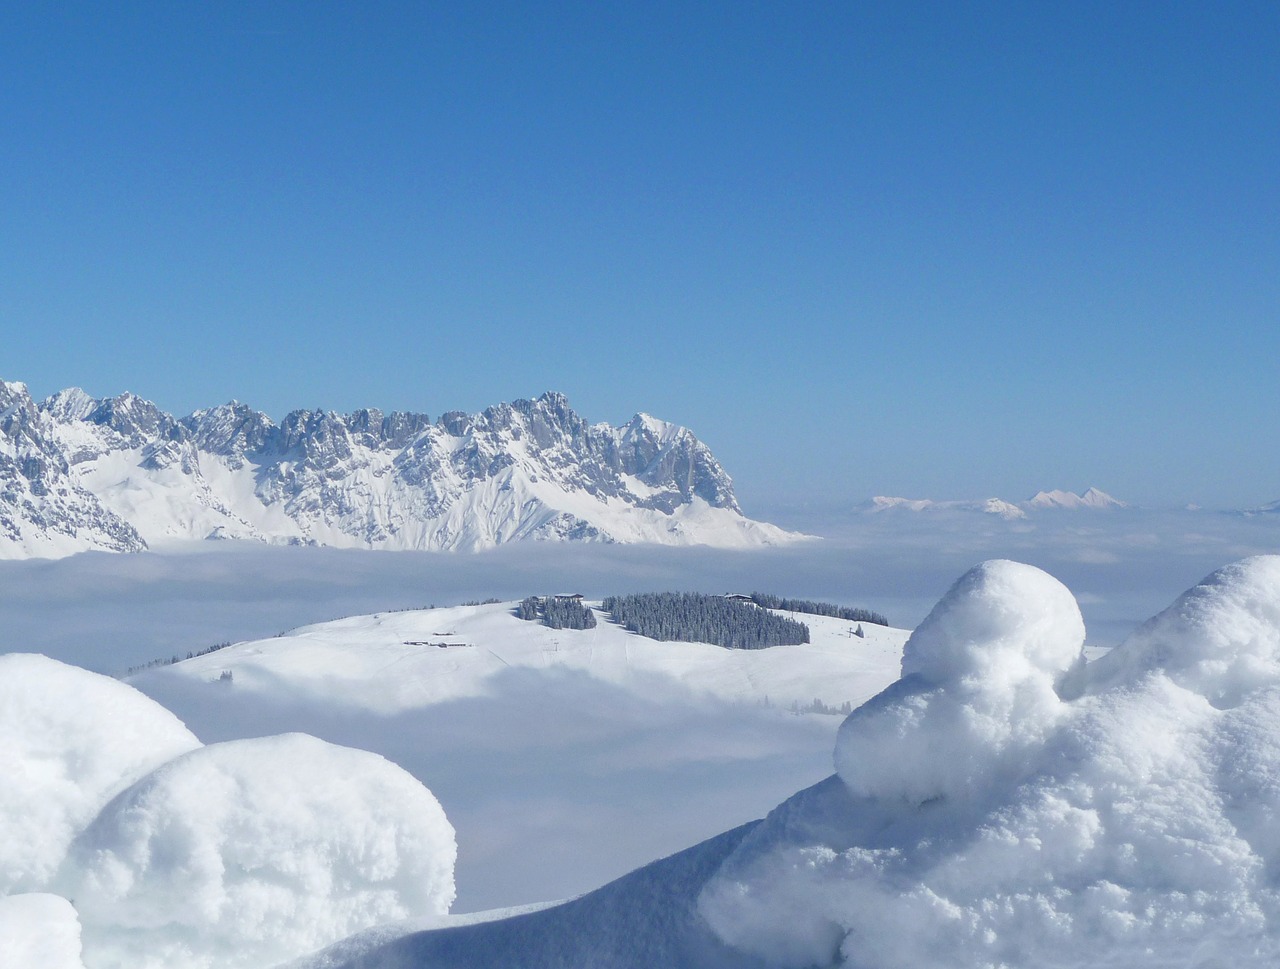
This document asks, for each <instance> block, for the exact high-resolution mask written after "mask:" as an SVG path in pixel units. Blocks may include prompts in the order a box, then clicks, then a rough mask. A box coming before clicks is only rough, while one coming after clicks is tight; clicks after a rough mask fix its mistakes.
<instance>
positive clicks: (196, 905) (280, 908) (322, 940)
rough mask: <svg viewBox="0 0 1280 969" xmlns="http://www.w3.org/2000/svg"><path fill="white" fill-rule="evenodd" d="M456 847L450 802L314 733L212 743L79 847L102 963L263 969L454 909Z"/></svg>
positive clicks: (68, 880) (121, 800) (151, 780)
mask: <svg viewBox="0 0 1280 969" xmlns="http://www.w3.org/2000/svg"><path fill="white" fill-rule="evenodd" d="M456 854H457V849H456V845H455V840H454V832H453V827H452V826H451V825H450V824H449V822H448V821H447V820H446V818H445V815H444V811H443V810H442V809H441V807H440V804H439V802H438V801H436V799H435V797H434V796H433V795H432V794H431V792H430V791H428V790H427V789H426V788H425V787H423V786H422V785H421V784H420V783H419V782H418V781H417V780H415V779H414V778H413V777H412V776H410V775H409V774H408V773H407V772H406V771H404V770H402V769H401V768H399V767H397V766H395V765H394V764H392V763H390V762H389V761H387V760H384V759H383V758H382V757H380V756H378V755H376V754H371V753H368V752H366V751H359V750H353V749H350V748H346V747H338V746H335V745H333V744H328V743H325V742H323V741H320V740H317V739H315V738H314V737H309V736H306V735H303V734H285V735H281V736H276V737H266V738H262V739H257V740H239V741H232V742H228V743H221V744H213V745H210V746H208V747H204V748H202V749H200V750H196V751H193V752H191V753H189V754H186V755H184V756H182V757H179V758H177V759H176V760H174V761H172V762H170V763H168V764H166V765H164V766H163V767H161V768H159V769H157V770H156V771H154V772H153V773H151V774H149V775H148V776H146V777H144V778H143V779H142V780H140V781H139V782H138V783H136V784H135V785H133V786H132V787H131V788H129V789H128V790H127V791H124V792H123V793H122V794H121V795H120V796H118V797H117V798H116V799H115V800H114V801H112V802H111V804H109V805H108V806H107V807H106V808H105V809H104V810H103V812H102V813H101V814H100V815H99V816H98V818H97V819H96V820H95V821H94V822H93V824H92V825H90V826H89V827H88V828H87V829H86V830H85V831H84V833H83V834H82V835H81V836H80V837H79V838H78V839H77V840H76V842H75V844H74V845H73V846H72V849H71V853H70V855H69V859H68V867H67V870H66V871H65V872H64V874H63V876H62V879H61V888H62V890H63V892H64V894H66V895H67V896H68V897H71V898H74V899H75V900H76V907H77V908H78V910H79V912H80V917H81V920H82V922H83V924H84V945H85V961H86V963H87V964H88V965H90V966H114V965H121V966H129V967H130V969H145V967H157V969H159V967H170V966H177V965H180V966H184V967H209V966H216V967H218V969H235V967H252V969H262V967H264V966H270V965H274V964H276V963H278V962H281V961H283V960H285V959H288V958H292V957H294V956H297V955H298V954H300V953H304V952H310V951H312V950H314V949H317V948H319V947H321V946H324V945H327V944H329V943H331V942H333V941H334V940H336V939H339V938H341V937H343V936H345V935H348V934H350V933H352V932H355V931H357V930H359V929H363V928H366V927H368V926H370V925H373V924H376V923H379V922H387V921H392V920H398V919H403V918H407V917H409V916H416V915H433V914H443V913H445V912H446V911H447V910H448V908H449V905H450V904H451V903H452V901H453V895H454V886H453V866H454V861H455V860H456Z"/></svg>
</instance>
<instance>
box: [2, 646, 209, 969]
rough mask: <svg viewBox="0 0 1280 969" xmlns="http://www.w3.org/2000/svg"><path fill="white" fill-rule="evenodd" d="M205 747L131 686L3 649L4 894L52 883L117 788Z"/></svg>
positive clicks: (121, 787)
mask: <svg viewBox="0 0 1280 969" xmlns="http://www.w3.org/2000/svg"><path fill="white" fill-rule="evenodd" d="M199 746H200V741H198V740H197V739H196V738H195V736H194V735H193V734H192V733H191V731H189V730H188V729H187V728H186V727H185V726H183V724H182V721H181V720H179V719H178V718H177V717H175V716H174V715H173V714H172V713H170V712H169V711H168V710H166V709H165V708H164V707H162V706H160V705H159V704H158V703H156V702H154V701H153V700H151V699H149V698H148V697H146V696H143V694H141V693H139V692H138V691H137V690H135V689H134V688H133V687H131V686H126V685H125V684H123V683H121V682H119V681H117V680H113V679H111V678H110V677H107V676H100V675H98V674H97V673H90V672H89V671H88V670H82V669H79V668H77V667H74V666H68V665H66V664H65V663H59V662H58V661H57V660H53V659H49V658H48V657H47V656H37V655H34V654H29V653H11V654H8V655H4V656H0V778H2V779H3V780H2V782H0V895H3V894H9V893H15V892H31V891H38V890H40V889H42V888H44V887H46V885H47V883H48V881H49V879H50V878H51V877H52V876H53V874H54V873H55V872H56V871H57V869H58V865H59V864H60V863H61V862H62V859H63V856H64V855H65V854H66V851H67V847H68V846H69V845H70V844H71V841H72V839H73V838H74V837H75V836H76V834H77V833H78V832H79V831H80V830H81V829H82V828H84V827H85V825H87V824H88V823H89V822H90V821H92V820H93V818H94V816H95V815H96V814H97V813H98V811H99V810H101V809H102V807H103V806H104V805H105V804H106V803H107V802H108V801H109V800H111V798H112V797H113V796H115V795H116V794H117V793H118V792H120V791H122V790H124V789H125V788H126V787H128V786H129V785H130V784H132V783H133V782H134V781H136V780H137V779H138V778H140V777H142V776H143V775H144V774H146V773H147V772H149V771H151V770H153V769H154V768H155V767H157V766H159V765H160V764H162V763H164V762H165V761H167V760H169V759H170V758H173V757H176V756H178V755H179V754H183V753H186V752H187V751H189V750H193V749H195V748H196V747H199ZM4 964H5V965H8V963H4Z"/></svg>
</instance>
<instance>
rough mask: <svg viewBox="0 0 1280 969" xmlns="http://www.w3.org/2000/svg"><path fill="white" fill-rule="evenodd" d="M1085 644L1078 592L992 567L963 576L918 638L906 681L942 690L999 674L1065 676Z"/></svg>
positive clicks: (1011, 565)
mask: <svg viewBox="0 0 1280 969" xmlns="http://www.w3.org/2000/svg"><path fill="white" fill-rule="evenodd" d="M1083 643H1084V619H1083V618H1082V617H1081V615H1080V607H1079V605H1077V604H1076V600H1075V597H1074V596H1073V595H1072V594H1071V590H1070V589H1068V588H1067V587H1066V586H1065V585H1063V584H1062V583H1061V582H1059V581H1058V580H1057V579H1055V578H1054V577H1053V576H1051V575H1050V574H1049V573H1047V572H1043V571H1041V570H1040V569H1037V568H1036V567H1035V566H1033V565H1024V564H1023V563H1021V562H1011V561H1008V560H1007V559H992V560H991V561H988V562H983V563H981V564H980V565H976V566H974V567H973V568H972V569H970V570H969V571H968V572H966V573H965V574H964V575H962V576H961V577H960V578H959V579H958V580H957V581H956V583H955V585H953V586H952V587H951V589H950V590H949V591H948V592H947V594H946V595H945V596H943V597H942V599H941V600H940V601H939V602H938V604H937V605H936V606H934V607H933V610H932V611H931V612H930V613H929V615H928V616H927V617H926V618H925V620H924V622H922V623H921V624H920V626H919V627H918V628H917V629H916V630H915V632H913V633H912V634H911V638H910V639H908V640H907V645H906V647H905V648H904V649H903V652H902V675H903V676H904V677H906V676H910V675H912V674H918V675H919V676H920V677H922V678H923V679H924V680H926V681H928V682H929V683H932V684H937V685H942V684H946V683H954V682H958V681H960V680H962V679H964V678H966V677H984V678H985V677H988V676H990V675H991V674H992V673H996V674H997V675H1000V676H1008V675H1011V674H1013V675H1017V674H1019V673H1023V672H1024V671H1025V672H1027V673H1031V672H1033V671H1039V672H1044V673H1049V674H1051V675H1054V676H1057V675H1060V674H1062V673H1063V672H1065V671H1066V670H1068V669H1069V668H1070V667H1071V666H1072V664H1073V663H1075V662H1076V661H1077V660H1078V659H1079V658H1080V647H1081V645H1082V644H1083Z"/></svg>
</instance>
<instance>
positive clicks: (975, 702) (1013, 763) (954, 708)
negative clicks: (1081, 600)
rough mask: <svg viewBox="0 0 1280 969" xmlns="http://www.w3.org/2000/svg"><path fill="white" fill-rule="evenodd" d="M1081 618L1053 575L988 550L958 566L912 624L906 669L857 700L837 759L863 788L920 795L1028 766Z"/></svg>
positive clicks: (1050, 715) (1056, 707)
mask: <svg viewBox="0 0 1280 969" xmlns="http://www.w3.org/2000/svg"><path fill="white" fill-rule="evenodd" d="M1083 645H1084V620H1083V619H1081V617H1080V610H1079V608H1078V607H1077V606H1076V602H1075V599H1074V598H1072V596H1071V593H1070V592H1069V591H1068V590H1067V588H1066V586H1064V585H1063V584H1062V583H1061V582H1059V581H1058V580H1057V579H1055V578H1053V577H1052V576H1049V575H1047V574H1045V573H1044V572H1041V571H1040V570H1039V569H1036V568H1032V567H1031V566H1029V565H1021V564H1019V563H1017V562H1007V561H992V562H986V563H983V564H982V565H979V566H977V567H976V568H974V569H973V570H972V571H970V572H968V573H967V574H966V575H965V576H964V577H962V578H961V579H960V580H959V581H958V582H957V583H956V584H955V585H954V586H953V587H952V589H951V591H950V592H948V593H947V595H946V597H945V598H943V600H942V601H941V602H939V603H938V605H937V606H935V607H934V609H933V611H932V612H931V613H930V614H929V616H928V617H927V618H926V619H925V621H924V622H923V623H921V625H920V626H919V628H917V629H916V631H915V632H914V633H912V635H911V638H910V639H908V640H907V644H906V646H905V647H904V649H903V654H902V679H900V680H899V681H898V682H897V683H896V684H894V686H892V687H890V689H889V690H887V691H885V692H884V693H882V694H881V695H880V696H878V697H876V698H875V699H873V700H872V701H870V702H869V703H866V704H864V705H863V706H861V707H859V708H858V709H857V710H855V711H854V713H853V714H852V715H851V716H850V717H849V718H848V719H847V720H846V721H845V722H844V724H843V726H841V728H840V735H839V738H838V740H837V742H836V753H835V762H836V770H837V772H838V773H839V774H840V776H841V778H842V779H843V780H844V782H845V784H847V785H848V787H849V789H850V790H851V791H852V792H853V793H854V794H856V795H858V796H860V797H867V798H883V799H884V800H886V801H887V802H888V803H891V804H892V803H894V802H897V801H900V802H903V803H904V804H905V805H908V806H912V807H914V806H917V805H920V804H923V803H925V802H926V801H930V800H934V799H937V798H943V797H968V796H972V795H975V794H977V793H979V791H980V789H981V788H982V787H983V786H985V785H987V784H988V783H989V782H990V781H991V779H992V778H993V776H994V775H996V774H1003V775H1004V776H1006V777H1008V778H1010V779H1013V778H1016V777H1017V776H1019V775H1020V774H1021V773H1022V772H1023V771H1025V770H1027V769H1028V766H1029V765H1028V760H1029V759H1032V760H1033V759H1034V757H1035V755H1036V752H1038V750H1039V748H1040V747H1041V746H1042V745H1043V743H1044V740H1045V737H1046V736H1047V735H1048V734H1049V733H1050V732H1051V731H1052V730H1053V729H1054V727H1055V726H1056V725H1057V723H1058V721H1059V719H1060V717H1061V716H1062V713H1063V710H1064V705H1063V703H1062V700H1061V699H1060V698H1059V696H1058V693H1057V691H1056V689H1055V687H1056V686H1057V685H1058V684H1060V683H1062V682H1063V681H1065V680H1066V679H1067V678H1068V673H1069V671H1071V670H1072V668H1073V667H1079V666H1081V665H1082V664H1083V661H1084V660H1083V652H1082V647H1083Z"/></svg>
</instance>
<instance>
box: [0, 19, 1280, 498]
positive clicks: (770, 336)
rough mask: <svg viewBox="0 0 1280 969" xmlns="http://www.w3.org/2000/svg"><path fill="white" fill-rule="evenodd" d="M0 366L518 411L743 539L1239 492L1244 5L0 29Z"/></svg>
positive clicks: (1259, 481) (1252, 161)
mask: <svg viewBox="0 0 1280 969" xmlns="http://www.w3.org/2000/svg"><path fill="white" fill-rule="evenodd" d="M0 126H2V128H3V131H4V133H5V134H4V137H3V138H2V139H0V164H2V166H3V167H2V168H0V176H2V177H0V212H2V213H3V215H2V217H0V333H2V335H3V342H2V344H0V347H2V352H0V376H3V377H5V378H6V379H11V380H13V379H17V380H25V381H27V382H28V384H29V385H30V386H31V388H32V390H33V391H34V392H35V393H37V394H40V395H43V394H47V393H50V392H52V391H54V390H56V389H58V388H60V387H63V386H69V385H81V386H83V387H84V388H85V389H86V390H88V391H90V392H91V393H94V394H98V395H105V394H112V393H118V392H120V391H122V390H125V389H130V390H134V391H136V392H138V393H141V394H142V395H144V396H147V397H150V398H151V399H153V400H155V401H156V402H157V403H159V404H160V405H161V406H163V407H165V408H166V409H169V410H172V411H175V412H178V413H186V412H188V411H190V410H192V409H194V408H196V407H200V406H209V405H212V404H215V403H219V402H222V401H225V400H227V399H230V398H232V397H235V398H238V399H241V400H244V401H246V402H248V403H250V404H253V405H254V406H256V407H259V408H261V409H263V410H266V411H267V412H268V413H271V414H272V415H273V416H275V417H277V418H279V417H281V416H283V414H284V413H285V412H287V411H288V410H291V409H293V408H296V407H324V408H332V409H337V410H350V409H354V408H356V407H360V406H379V407H382V408H383V409H386V410H391V409H413V410H423V411H427V412H428V413H431V414H433V415H435V414H438V413H439V412H441V411H443V410H451V409H465V410H472V409H478V408H481V407H484V406H486V405H488V404H491V403H496V402H497V401H500V400H510V399H513V398H516V397H521V396H533V395H536V394H538V393H540V392H541V391H543V390H546V389H557V390H562V391H564V392H565V393H567V394H568V395H569V398H570V401H571V403H572V404H573V405H574V406H575V407H576V408H577V409H578V410H579V411H580V412H581V413H582V414H583V415H584V416H586V417H587V418H588V419H590V420H608V421H612V422H618V421H621V420H625V419H626V418H627V417H629V416H630V415H631V414H632V413H633V412H635V411H637V410H646V411H648V412H650V413H653V414H655V415H657V416H660V417H665V418H667V419H670V420H675V421H679V422H681V423H684V424H687V425H689V426H691V427H692V428H693V429H694V430H695V431H696V432H697V433H698V434H699V435H700V436H702V437H703V438H704V439H705V440H707V441H708V443H709V444H710V445H711V446H712V447H713V449H714V450H715V451H716V453H717V454H718V455H719V456H720V457H721V459H722V460H723V461H724V462H725V464H726V465H727V467H728V468H729V470H730V472H731V473H732V474H734V475H735V478H736V480H737V482H738V490H739V494H740V497H741V498H742V500H743V502H744V505H745V506H746V510H747V511H748V512H749V513H750V512H752V511H753V510H761V509H762V508H763V507H764V506H768V505H769V504H770V503H775V502H786V501H798V500H802V499H806V498H814V499H818V500H840V501H845V500H847V502H849V503H853V502H855V501H860V500H862V499H864V498H866V497H867V496H869V495H871V494H906V495H910V496H932V497H979V496H986V495H996V494H998V495H1002V496H1005V497H1010V498H1021V497H1026V496H1027V495H1028V494H1030V493H1031V492H1033V491H1035V490H1037V489H1038V488H1041V487H1067V488H1074V489H1083V488H1084V487H1085V486H1087V485H1090V484H1094V485H1097V486H1099V487H1102V488H1104V489H1105V490H1108V491H1111V492H1113V493H1115V494H1117V495H1118V496H1120V497H1123V498H1128V499H1131V500H1136V501H1140V502H1147V503H1153V504H1162V503H1170V504H1172V503H1182V502H1186V501H1198V502H1201V503H1205V504H1208V505H1212V506H1222V507H1239V506H1248V505H1253V504H1258V503H1261V502H1263V501H1268V500H1272V499H1276V498H1280V446H1278V445H1280V440H1278V438H1280V434H1278V427H1280V420H1278V418H1277V404H1278V403H1280V387H1278V383H1280V381H1278V380H1277V371H1278V370H1280V335H1278V334H1280V5H1277V4H1275V3H1256V4H1250V3H1222V4H1208V3H1198V4H1189V3H1141V2H1133V3H1113V2H1108V3H1071V4H1044V3H1029V4H984V3H977V4H938V3H928V4H912V3H900V2H894V3H856V2H852V0H850V2H844V3H831V4H826V3H744V2H734V3H724V4H710V3H687V2H682V3H634V4H585V3H584V4H554V3H540V4H527V5H522V4H515V3H502V4H484V3H465V4H450V5H443V4H440V5H436V4H425V3H422V4H420V3H378V2H369V3H320V2H314V3H313V2H308V3H289V4H285V3H272V2H265V3H244V2H219V3H211V4H195V3H168V2H154V3H113V4H101V3H59V4H53V3H29V4H10V5H6V7H5V8H4V10H3V11H2V12H0Z"/></svg>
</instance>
